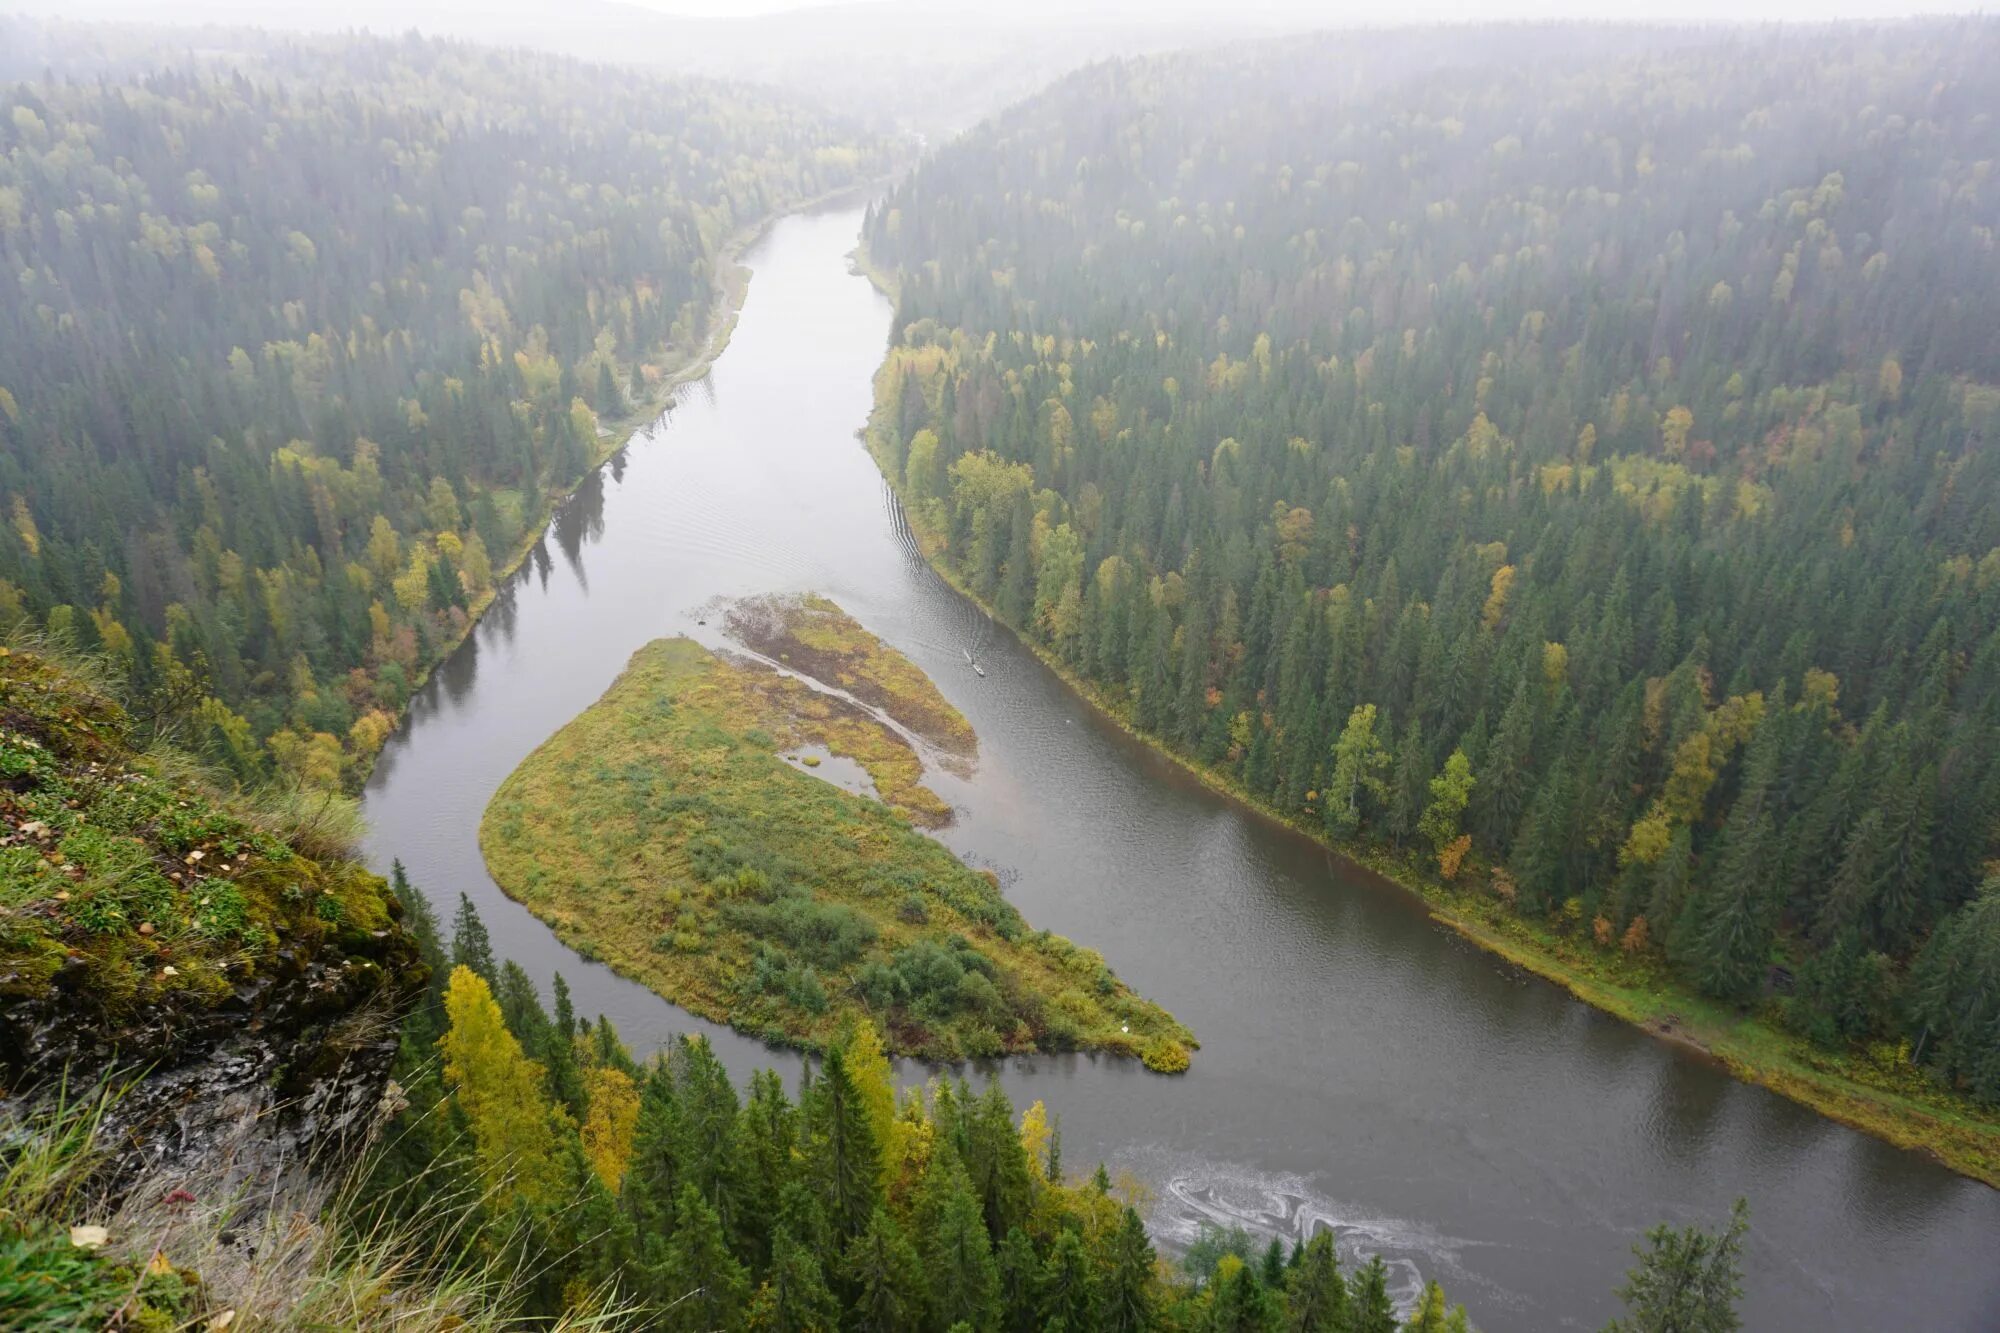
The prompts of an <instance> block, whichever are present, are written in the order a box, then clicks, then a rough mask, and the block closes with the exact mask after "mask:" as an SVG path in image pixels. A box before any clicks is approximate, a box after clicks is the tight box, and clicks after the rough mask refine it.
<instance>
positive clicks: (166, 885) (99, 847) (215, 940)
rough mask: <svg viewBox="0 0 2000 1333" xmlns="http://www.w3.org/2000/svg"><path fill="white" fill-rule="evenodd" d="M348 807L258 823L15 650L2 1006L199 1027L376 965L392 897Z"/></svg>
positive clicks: (5, 666) (6, 747) (1, 788)
mask: <svg viewBox="0 0 2000 1333" xmlns="http://www.w3.org/2000/svg"><path fill="white" fill-rule="evenodd" d="M350 811H351V807H350V806H349V805H348V804H347V803H346V802H344V801H342V800H341V799H340V798H338V797H325V798H311V799H296V800H293V799H287V800H280V801H274V802H268V803H266V804H265V806H264V808H261V809H253V808H251V807H250V806H249V805H247V804H246V803H244V802H243V801H241V800H238V799H234V798H227V799H226V798H224V797H222V796H220V795H218V794H217V793H215V792H213V791H212V790H210V789H209V788H207V787H206V786H204V785H203V783H202V782H201V780H200V776H199V775H198V774H196V773H194V772H193V771H191V770H190V769H188V768H187V767H186V766H185V764H184V763H183V762H182V761H179V760H177V759H175V758H174V757H173V756H171V755H169V754H165V753H148V754H141V753H139V752H137V751H135V750H134V749H133V748H132V724H131V721H130V719H129V718H128V717H127V716H126V714H125V712H124V711H123V709H121V708H120V707H119V706H118V704H116V703H115V702H113V701H112V700H111V698H110V697H109V696H108V695H107V694H106V693H104V692H103V690H101V689H100V688H98V687H97V686H96V685H95V684H93V683H92V682H91V681H90V680H88V679H87V678H86V676H85V675H83V674H80V670H79V668H77V667H76V666H74V665H68V666H66V665H59V664H57V663H56V662H54V661H51V660H50V659H49V658H47V657H46V656H44V655H42V654H40V653H36V652H27V651H18V650H13V649H7V648H0V1003H10V1002H19V1001H45V1000H52V999H55V998H57V997H58V996H60V997H62V1002H63V1003H64V1004H65V1005H67V1006H73V1007H74V1012H75V1014H76V1015H78V1016H83V1015H95V1016H96V1017H98V1018H99V1019H102V1020H108V1021H109V1022H110V1023H111V1024H112V1025H113V1026H114V1027H115V1026H116V1024H117V1022H118V1021H119V1020H120V1019H121V1017H123V1016H127V1015H138V1014H144V1015H146V1016H147V1017H149V1018H158V1017H160V1015H159V1013H158V1012H157V1011H158V1010H159V1009H160V1008H162V1007H164V1008H166V1009H167V1010H168V1011H169V1012H172V1011H179V1012H183V1013H185V1012H199V1011H204V1010H207V1009H211V1008H213V1007H215V1006H216V1005H218V1004H221V1003H224V1002H226V1001H229V1000H231V999H232V998H233V997H234V995H235V991H236V988H237V987H238V986H239V985H241V984H243V983H244V982H247V981H249V980H250V979H251V978H253V977H256V976H258V975H259V974H260V973H263V972H266V971H268V970H270V969H272V968H273V967H276V966H279V965H281V954H285V955H290V956H292V957H294V958H303V957H310V956H312V955H313V954H314V953H315V952H316V951H319V950H322V949H332V950H334V951H336V952H343V953H347V954H349V955H351V957H352V961H354V962H355V964H356V965H357V966H360V967H363V968H374V967H377V966H378V964H376V963H375V962H374V961H373V956H374V955H376V954H378V953H379V952H380V948H379V946H378V944H377V941H378V940H379V939H381V938H382V937H383V936H382V934H381V933H387V932H390V928H391V927H392V925H393V913H394V911H395V910H396V909H395V908H394V907H393V904H392V900H391V898H390V896H389V894H388V892H387V889H386V887H385V886H384V884H383V882H382V881H381V880H380V879H379V878H377V877H376V876H374V875H371V874H369V873H368V872H367V871H365V870H363V869H361V868H360V867H359V866H357V865H355V864H354V863H353V862H351V861H349V860H348V859H346V855H345V853H346V852H347V850H348V837H349V834H350V832H351V826H350V825H349V824H348V823H347V818H348V815H349V813H350Z"/></svg>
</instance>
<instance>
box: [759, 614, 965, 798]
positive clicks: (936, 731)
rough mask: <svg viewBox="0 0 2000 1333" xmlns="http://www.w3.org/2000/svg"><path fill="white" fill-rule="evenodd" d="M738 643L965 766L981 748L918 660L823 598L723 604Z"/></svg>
mask: <svg viewBox="0 0 2000 1333" xmlns="http://www.w3.org/2000/svg"><path fill="white" fill-rule="evenodd" d="M727 623H728V626H729V633H730V636H731V637H732V638H734V639H735V640H736V641H737V642H738V643H740V644H742V645H743V646H744V647H746V648H748V649H751V650H752V651H753V652H757V653H760V654H762V655H763V656H765V657H768V658H771V659H773V660H774V661H777V662H781V663H783V664H784V665H785V666H787V667H790V668H792V669H793V670H796V671H798V672H800V673H802V674H804V675H807V676H810V677H812V678H813V679H815V680H818V681H820V682H822V683H824V684H827V685H832V686H835V687H837V688H839V689H842V690H845V691H846V692H847V693H849V694H851V695H853V696H854V697H855V698H856V699H859V700H860V701H861V702H862V703H864V704H867V705H869V706H870V707H872V708H876V709H879V710H881V711H882V712H884V713H887V714H888V715H889V716H891V717H893V718H894V719H895V720H896V721H898V722H900V723H902V724H903V725H904V726H906V727H908V728H909V729H910V731H911V732H912V733H914V734H915V735H916V736H918V737H920V738H921V739H922V740H924V741H926V742H928V743H929V744H930V745H932V746H934V747H936V749H937V751H938V752H939V754H940V756H941V757H942V758H943V759H944V760H946V761H947V762H949V763H950V764H952V765H953V766H954V767H955V768H959V769H962V770H966V771H969V770H970V767H971V763H972V761H973V760H974V759H975V758H976V757H977V756H978V753H979V739H978V737H976V736H974V735H973V733H972V725H971V723H969V722H967V721H966V720H965V716H964V715H963V714H962V713H960V712H959V711H958V710H957V709H956V708H953V707H952V706H951V705H950V704H949V703H947V702H946V701H945V698H944V696H943V695H941V694H939V693H938V689H937V686H936V685H934V684H932V683H931V679H930V677H929V676H926V675H925V674H924V673H923V671H922V670H921V669H920V668H918V666H917V664H916V663H914V662H912V661H910V659H909V658H907V657H904V656H903V655H902V654H901V653H899V652H896V651H895V650H894V649H892V648H890V647H889V646H888V645H887V644H885V643H883V642H882V641H881V640H880V639H878V638H876V637H875V636H874V635H873V634H870V633H869V632H868V631H867V630H865V629H863V628H862V627H861V626H860V625H858V624H856V623H855V622H854V619H853V618H852V617H851V616H849V615H848V614H847V613H846V612H844V611H842V610H841V609H840V608H839V607H838V606H836V605H834V604H833V603H832V602H830V601H828V600H827V599H826V598H824V597H817V596H811V597H751V598H745V599H744V600H742V601H739V602H737V603H735V604H734V605H732V606H731V607H730V608H729V615H728V622H727Z"/></svg>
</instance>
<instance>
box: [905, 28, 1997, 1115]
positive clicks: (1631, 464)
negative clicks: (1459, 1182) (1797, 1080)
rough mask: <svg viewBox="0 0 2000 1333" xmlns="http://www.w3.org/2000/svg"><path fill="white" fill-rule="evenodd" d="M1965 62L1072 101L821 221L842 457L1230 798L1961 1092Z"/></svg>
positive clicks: (1984, 1021) (1326, 48) (1970, 907)
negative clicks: (847, 383)
mask: <svg viewBox="0 0 2000 1333" xmlns="http://www.w3.org/2000/svg"><path fill="white" fill-rule="evenodd" d="M1642 45H1644V46H1645V47H1646V49H1647V53H1646V54H1644V55H1633V54H1626V53H1623V52H1629V51H1633V50H1637V49H1639V48H1640V47H1641V46H1642ZM1996 60H2000V25H1995V24H1993V23H1991V22H1987V21H1966V22H1953V23H1932V24H1920V25H1902V26H1895V27H1887V28H1878V29H1867V30H1861V29H1825V30H1806V29H1792V30H1787V31H1784V32H1766V33H1749V32H1745V33H1735V34H1707V35H1703V34H1684V35H1683V37H1682V38H1681V39H1680V40H1679V41H1678V42H1677V43H1676V44H1672V45H1666V46H1662V45H1660V44H1656V43H1650V42H1648V43H1644V44H1642V43H1637V42H1631V43H1626V44H1625V45H1624V46H1623V48H1622V51H1621V48H1620V45H1619V41H1618V36H1617V32H1616V30H1609V29H1580V30H1576V29H1560V28H1554V29H1536V28H1517V29H1509V30H1504V31H1499V32H1471V33H1463V34H1458V35H1455V36H1441V35H1438V34H1424V35H1423V36H1422V38H1421V40H1419V39H1418V38H1417V37H1415V36H1412V35H1386V36H1378V37H1369V38H1358V37H1357V38H1339V39H1335V38H1327V39H1324V40H1320V41H1308V42H1293V43H1288V44H1286V45H1285V46H1283V47H1282V48H1279V47H1251V48H1245V49H1239V50H1234V51H1229V52H1224V53H1220V54H1215V55H1194V56H1186V57H1176V58H1169V59H1161V60H1152V61H1142V62H1127V63H1121V64H1112V65H1106V66H1101V67H1097V68H1093V69H1091V70H1087V71H1085V72H1083V73H1081V74H1079V75H1077V76H1075V77H1073V78H1071V79H1068V80H1066V81H1064V82H1063V83H1061V84H1059V85H1057V86H1056V87H1055V88H1054V89H1052V90H1051V91H1050V92H1048V93H1047V94H1045V95H1043V96H1041V97H1039V98H1037V99H1034V100H1032V101H1030V102H1028V103H1026V104H1024V105H1023V106H1021V107H1018V108H1015V109H1014V110H1013V111H1011V112H1009V113H1007V114H1005V115H1003V116H1001V117H999V118H997V119H995V120H994V121H991V122H989V123H987V124H986V125H984V126H982V127H981V128H979V129H978V130H975V131H973V132H972V133H971V134H969V135H968V136H966V137H965V138H964V139H963V140H961V141H959V142H958V143H955V144H953V145H951V146H949V147H947V148H945V149H943V150H942V151H940V152H939V153H938V154H936V155H935V156H934V157H933V158H932V159H931V160H930V161H929V162H927V163H926V165H925V166H924V167H923V168H922V169H920V170H919V171H918V172H916V173H915V174H914V175H913V176H912V177H911V178H910V179H909V180H908V181H906V182H905V183H904V184H903V185H902V186H900V187H899V188H898V189H897V190H895V191H894V192H893V193H892V194H891V196H890V197H889V198H888V199H887V200H886V201H885V202H884V203H883V204H882V205H880V206H879V207H878V208H877V209H875V210H873V211H872V212H871V215H870V219H869V222H868V232H867V243H868V247H869V250H870V253H871V255H872V257H873V259H874V260H875V261H876V262H877V263H878V264H880V265H881V266H883V267H884V268H885V269H887V270H891V271H893V272H894V273H895V274H896V280H897V281H898V283H899V292H898V297H899V311H898V318H897V338H896V345H895V346H894V347H893V348H892V351H891V354H890V357H889V360H888V362H887V364H886V365H885V367H884V369H883V372H882V375H881V379H880V381H879V383H878V402H879V410H878V414H877V418H876V423H875V427H874V431H873V440H872V444H873V447H874V448H875V449H876V451H877V454H878V456H879V457H880V459H881V461H882V462H883V465H884V467H885V470H888V471H889V472H890V473H891V475H892V476H893V477H894V478H895V480H896V481H897V482H898V484H899V486H900V488H901V490H902V493H903V495H904V497H905V499H906V501H907V502H908V505H909V507H910V508H911V510H912V512H913V515H914V519H915V521H916V523H917V525H918V527H919V528H920V530H922V531H924V532H925V534H926V536H927V537H928V538H929V539H930V540H931V541H932V543H933V544H934V545H936V546H938V547H939V548H940V551H941V555H942V558H944V559H945V560H946V561H947V562H948V563H949V564H951V565H952V566H953V567H954V568H955V569H956V570H957V571H958V572H959V573H960V574H961V575H962V576H963V577H964V579H965V580H966V581H967V582H968V583H969V584H970V585H971V586H972V588H973V589H974V590H975V591H976V592H977V593H979V594H980V595H981V596H982V597H984V598H985V599H987V600H988V601H989V602H990V603H992V604H994V605H995V606H997V608H998V610H999V611H1000V613H1001V614H1002V615H1003V616H1004V617H1005V618H1006V619H1007V620H1009V621H1010V622H1012V623H1013V624H1014V625H1016V626H1018V627H1020V628H1021V629H1022V630H1023V631H1024V632H1026V633H1028V634H1030V635H1032V636H1033V637H1034V638H1035V639H1036V640H1038V641H1039V642H1040V643H1041V644H1043V645H1044V646H1045V647H1046V648H1047V649H1049V650H1050V651H1051V652H1053V653H1054V654H1056V655H1057V656H1059V657H1060V659H1061V660H1062V661H1063V662H1064V663H1066V664H1067V665H1068V666H1069V667H1070V668H1071V669H1073V670H1074V671H1075V672H1077V673H1079V674H1080V675H1081V676H1082V677H1083V678H1085V679H1086V680H1087V681H1089V682H1092V683H1093V684H1095V685H1097V686H1099V687H1101V688H1102V689H1103V690H1105V691H1106V692H1108V693H1109V694H1110V695H1112V696H1113V697H1114V698H1115V699H1117V700H1119V701H1121V703H1122V706H1124V707H1125V708H1127V709H1128V710H1129V713H1130V716H1131V717H1132V719H1133V720H1134V722H1135V723H1136V724H1137V725H1139V726H1140V727H1142V728H1143V729H1145V730H1147V731H1149V732H1151V733H1153V734H1155V735H1157V736H1159V737H1161V738H1162V739H1164V740H1165V741H1167V742H1168V743H1169V744H1171V745H1173V746H1174V747H1176V748H1177V749H1179V750H1181V751H1183V752H1184V753H1186V754H1189V755H1190V756H1193V757H1196V758H1198V759H1199V760H1200V761H1202V762H1204V763H1206V764H1208V765H1211V766H1213V767H1216V768H1219V769H1221V770H1222V771H1224V772H1225V773H1227V774H1228V775H1229V776H1230V777H1232V778H1233V779H1235V780H1237V781H1239V782H1240V783H1241V784H1242V785H1243V786H1244V787H1245V788H1247V789H1248V790H1249V791H1250V792H1251V793H1253V794H1254V795H1255V796H1257V797H1258V798H1260V799H1264V800H1266V801H1268V802H1270V803H1272V804H1273V805H1275V806H1276V807H1277V808H1279V809H1280V810H1282V811H1284V812H1286V813H1288V814H1290V815H1292V816H1294V817H1299V818H1305V819H1310V820H1314V821H1317V822H1319V823H1321V824H1322V825H1323V827H1324V828H1325V829H1326V830H1327V831H1328V832H1329V833H1330V834H1332V835H1334V836H1336V837H1338V838H1342V839H1354V838H1357V837H1362V838H1366V839H1368V840H1370V841H1373V842H1375V843H1377V844H1378V845H1379V844H1388V845H1393V846H1396V847H1403V848H1410V849H1414V850H1418V851H1421V852H1422V854H1423V855H1424V856H1425V857H1426V858H1435V859H1434V861H1433V864H1434V865H1435V867H1436V872H1437V873H1438V874H1440V875H1441V876H1442V877H1443V878H1445V879H1453V878H1457V879H1459V880H1460V881H1461V882H1462V883H1469V882H1475V881H1476V882H1478V883H1481V884H1484V885H1487V886H1488V887H1490V889H1491V891H1492V892H1493V893H1495V894H1498V895H1500V896H1501V897H1502V898H1505V899H1507V900H1509V901H1511V902H1512V903H1513V904H1514V905H1515V907H1516V908H1518V910H1519V911H1520V912H1521V913H1522V914H1524V915H1526V916H1528V917H1531V918H1533V919H1534V920H1536V921H1543V922H1547V923H1548V925H1549V927H1550V928H1551V929H1554V930H1557V931H1562V932H1567V933H1570V934H1573V935H1575V936H1577V937H1579V938H1580V939H1581V940H1583V941H1586V942H1588V941H1592V940H1594V942H1595V945H1596V946H1597V947H1599V948H1601V949H1603V950H1604V951H1605V952H1606V954H1607V955H1610V956H1614V957H1615V956H1617V954H1618V952H1619V951H1620V950H1623V951H1624V953H1626V954H1629V955H1632V956H1634V957H1635V958H1638V959H1644V960H1663V961H1664V963H1665V965H1667V966H1669V967H1671V968H1672V969H1673V970H1674V971H1675V972H1677V973H1678V974H1679V975H1680V976H1681V977H1683V978H1684V979H1685V980H1686V981H1688V982H1689V983H1691V984H1692V985H1694V986H1696V987H1698V988H1699V989H1700V990H1702V991H1703V992H1705V993H1707V994H1709V995H1712V996H1716V997H1720V998H1723V999H1727V1000H1731V1001H1741V1002H1745V1003H1750V1002H1762V1003H1767V1004H1769V1005H1770V1006H1771V1007H1772V1008H1773V1009H1774V1010H1775V1012H1777V1013H1778V1014H1779V1015H1780V1016H1782V1017H1783V1018H1784V1019H1785V1021H1787V1022H1788V1023H1789V1024H1791V1025H1792V1026H1793V1027H1794V1028H1795V1029H1796V1030H1798V1031H1800V1032H1802V1033H1804V1034H1806V1035H1808V1036H1810V1037H1812V1038H1813V1039H1815V1040H1817V1041H1820V1042H1823V1043H1825V1044H1827V1045H1828V1046H1832V1047H1841V1046H1844V1045H1846V1044H1849V1043H1856V1042H1864V1041H1869V1040H1889V1041H1903V1042H1907V1043H1909V1045H1910V1047H1911V1050H1910V1052H1909V1054H1912V1055H1914V1057H1915V1058H1916V1059H1918V1060H1919V1061H1921V1062H1927V1063H1929V1064H1931V1065H1933V1066H1934V1067H1935V1068H1937V1069H1938V1070H1940V1071H1942V1072H1943V1073H1944V1074H1945V1075H1946V1076H1947V1077H1948V1078H1949V1079H1951V1080H1952V1081H1954V1082H1955V1083H1956V1084H1957V1085H1958V1086H1960V1087H1963V1088H1967V1089H1969V1090H1970V1091H1972V1092H1973V1093H1974V1094H1975V1095H1977V1096H1979V1097H1982V1098H1984V1099H1987V1100H1989V1101H2000V907H1996V905H1995V904H1996V901H2000V889H1996V886H1995V881H1994V880H1993V879H1992V875H1993V862H1992V860H1991V858H1993V857H1994V856H1995V853H1996V816H2000V634H1996V627H1997V626H2000V448H1995V447H1994V446H1995V443H1996V440H1995V437H1996V434H2000V313H1997V312H2000V263H1996V259H1995V254H1994V245H1995V240H1994V238H1995V234H1996V229H2000V180H1996V179H1995V177H1994V173H1993V167H1992V152H1991V147H1992V135H1993V129H1994V124H1995V115H1996V112H2000V105H1996V103H1995V100H1994V98H1993V95H1992V84H1991V80H1990V76H1989V71H1990V69H1991V68H1993V66H1994V63H1995V61H1996ZM1982 884H1985V885H1986V889H1985V891H1984V895H1983V896H1982V889H1981V886H1982Z"/></svg>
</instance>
